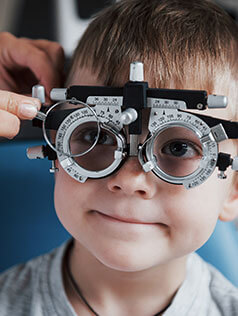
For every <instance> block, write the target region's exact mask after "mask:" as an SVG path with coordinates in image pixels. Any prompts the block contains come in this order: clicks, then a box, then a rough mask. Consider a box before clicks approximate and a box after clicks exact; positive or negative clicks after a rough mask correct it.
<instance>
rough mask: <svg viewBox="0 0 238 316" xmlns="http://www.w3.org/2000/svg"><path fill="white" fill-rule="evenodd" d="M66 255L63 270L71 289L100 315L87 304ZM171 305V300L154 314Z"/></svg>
mask: <svg viewBox="0 0 238 316" xmlns="http://www.w3.org/2000/svg"><path fill="white" fill-rule="evenodd" d="M67 257H68V256H66V260H65V272H66V274H67V277H68V279H69V281H70V284H71V287H72V288H73V290H74V291H75V293H76V294H77V295H78V296H79V297H80V298H81V300H82V301H83V302H84V304H85V305H86V306H87V307H88V309H89V310H90V311H91V312H92V313H93V314H94V315H96V316H100V315H99V314H98V313H97V312H95V310H94V309H93V308H92V307H91V306H90V305H89V303H88V302H87V300H86V298H85V297H84V296H83V294H82V292H81V290H80V288H79V286H78V284H77V283H76V281H75V279H74V277H73V275H72V273H71V270H70V267H69V260H68V258H67ZM170 305H171V302H170V303H169V304H168V305H167V306H166V307H165V308H163V309H162V310H161V311H160V312H158V313H157V314H155V315H154V316H160V315H162V314H163V313H164V312H165V311H166V310H167V308H168V307H169V306H170Z"/></svg>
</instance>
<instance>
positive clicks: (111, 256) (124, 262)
mask: <svg viewBox="0 0 238 316" xmlns="http://www.w3.org/2000/svg"><path fill="white" fill-rule="evenodd" d="M156 252H157V254H156V255H155V252H154V253H153V254H149V253H148V250H147V251H143V249H140V250H138V251H135V249H133V250H132V251H131V250H129V249H118V248H115V249H113V250H110V251H105V252H104V251H102V252H99V251H97V253H96V254H95V253H94V256H95V257H96V259H97V260H98V261H99V262H100V263H101V264H103V265H104V266H106V267H107V268H110V269H112V270H116V271H121V272H140V271H145V270H149V269H151V268H154V267H156V266H158V267H159V266H160V265H164V264H166V263H168V261H170V260H169V258H168V256H166V255H162V254H161V255H159V254H158V249H157V250H156ZM170 259H171V258H170Z"/></svg>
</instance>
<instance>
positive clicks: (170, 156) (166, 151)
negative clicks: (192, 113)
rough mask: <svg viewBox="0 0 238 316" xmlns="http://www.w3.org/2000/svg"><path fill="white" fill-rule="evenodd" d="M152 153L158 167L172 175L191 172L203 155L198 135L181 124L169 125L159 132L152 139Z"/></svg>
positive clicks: (182, 175) (185, 174)
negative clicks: (153, 139)
mask: <svg viewBox="0 0 238 316" xmlns="http://www.w3.org/2000/svg"><path fill="white" fill-rule="evenodd" d="M153 154H154V156H155V159H156V161H157V164H158V167H159V168H160V169H161V170H162V171H163V172H165V173H166V174H168V175H170V176H174V177H185V176H188V175H190V174H191V173H193V172H194V171H195V170H196V169H197V168H198V167H199V164H200V161H201V159H202V156H203V153H202V144H201V142H200V140H199V138H198V136H197V135H196V134H195V133H194V132H193V131H192V130H190V129H188V128H186V127H181V126H176V127H170V128H167V129H166V130H163V131H162V132H161V133H159V134H158V135H157V136H156V138H155V141H154V146H153Z"/></svg>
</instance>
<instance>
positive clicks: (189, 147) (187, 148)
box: [161, 140, 201, 159]
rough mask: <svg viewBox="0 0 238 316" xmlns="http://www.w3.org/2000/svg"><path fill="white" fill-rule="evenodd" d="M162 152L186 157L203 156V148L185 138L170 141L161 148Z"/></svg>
mask: <svg viewBox="0 0 238 316" xmlns="http://www.w3.org/2000/svg"><path fill="white" fill-rule="evenodd" d="M161 152H162V153H163V154H166V155H170V156H174V157H178V158H185V159H186V158H187V159H189V158H190V159H191V158H194V157H196V156H201V149H200V148H199V147H198V146H197V145H196V144H194V143H191V142H188V141H185V140H174V141H171V142H168V143H167V144H165V145H164V146H163V147H162V148H161Z"/></svg>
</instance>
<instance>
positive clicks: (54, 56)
mask: <svg viewBox="0 0 238 316" xmlns="http://www.w3.org/2000/svg"><path fill="white" fill-rule="evenodd" d="M31 43H32V45H34V46H35V47H37V48H39V49H41V50H43V51H44V52H46V54H47V55H48V57H49V58H50V60H51V62H52V64H53V65H54V68H55V69H58V71H59V72H62V73H63V70H64V62H65V56H64V50H63V48H62V46H60V44H58V43H57V42H51V41H48V40H41V39H40V40H33V41H31Z"/></svg>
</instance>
